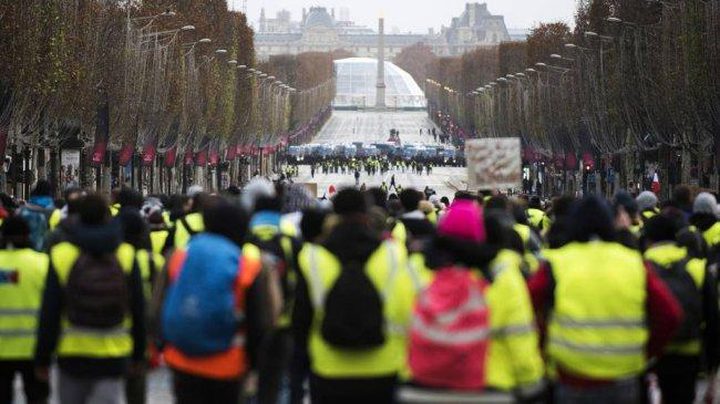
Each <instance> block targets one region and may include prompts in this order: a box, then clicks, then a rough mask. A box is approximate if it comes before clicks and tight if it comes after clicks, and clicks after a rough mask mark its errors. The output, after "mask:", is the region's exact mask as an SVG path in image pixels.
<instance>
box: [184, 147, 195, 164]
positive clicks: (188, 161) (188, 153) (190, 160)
mask: <svg viewBox="0 0 720 404" xmlns="http://www.w3.org/2000/svg"><path fill="white" fill-rule="evenodd" d="M193 160H194V154H193V151H192V148H191V147H190V146H188V149H187V150H185V158H183V161H184V164H185V165H186V166H191V165H193Z"/></svg>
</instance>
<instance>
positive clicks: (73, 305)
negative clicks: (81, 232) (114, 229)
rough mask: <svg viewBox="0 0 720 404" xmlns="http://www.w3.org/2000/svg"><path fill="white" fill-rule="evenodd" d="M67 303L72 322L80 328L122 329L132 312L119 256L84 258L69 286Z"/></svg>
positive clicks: (71, 276)
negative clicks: (127, 316) (124, 321)
mask: <svg viewBox="0 0 720 404" xmlns="http://www.w3.org/2000/svg"><path fill="white" fill-rule="evenodd" d="M65 301H66V310H67V316H68V320H69V321H70V324H72V325H74V326H77V327H86V328H96V329H108V328H114V327H118V326H120V325H121V324H122V322H123V320H124V319H125V315H126V314H127V313H128V311H129V310H128V308H129V290H128V282H127V277H126V275H125V271H123V269H122V267H121V266H120V263H119V262H118V259H117V257H115V254H113V253H109V254H103V255H99V256H95V255H91V254H87V253H85V252H83V253H81V254H80V257H79V258H78V259H77V261H75V264H74V265H73V267H72V269H71V270H70V275H69V277H68V282H67V286H66V288H65Z"/></svg>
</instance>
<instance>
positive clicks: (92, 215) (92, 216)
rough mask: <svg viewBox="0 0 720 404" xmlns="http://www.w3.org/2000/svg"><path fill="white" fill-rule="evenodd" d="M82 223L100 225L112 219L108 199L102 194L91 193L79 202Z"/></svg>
mask: <svg viewBox="0 0 720 404" xmlns="http://www.w3.org/2000/svg"><path fill="white" fill-rule="evenodd" d="M78 208H79V211H78V213H79V215H80V223H82V224H84V225H87V226H100V225H103V224H106V223H107V222H108V220H109V219H110V208H109V206H108V202H107V199H105V197H103V196H102V195H100V194H97V193H90V194H88V195H86V196H85V197H84V198H82V199H81V200H80V203H79V204H78Z"/></svg>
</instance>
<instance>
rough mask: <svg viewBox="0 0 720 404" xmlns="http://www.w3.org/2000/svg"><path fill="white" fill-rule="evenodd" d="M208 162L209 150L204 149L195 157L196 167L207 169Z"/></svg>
mask: <svg viewBox="0 0 720 404" xmlns="http://www.w3.org/2000/svg"><path fill="white" fill-rule="evenodd" d="M207 160H208V152H207V149H202V150H200V151H199V152H197V154H196V155H195V166H197V167H205V165H206V164H207Z"/></svg>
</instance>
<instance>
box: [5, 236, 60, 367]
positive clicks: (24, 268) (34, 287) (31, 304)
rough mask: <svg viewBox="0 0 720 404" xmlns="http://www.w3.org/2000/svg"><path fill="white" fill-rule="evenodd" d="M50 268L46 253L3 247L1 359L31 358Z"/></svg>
mask: <svg viewBox="0 0 720 404" xmlns="http://www.w3.org/2000/svg"><path fill="white" fill-rule="evenodd" d="M47 271H48V256H47V254H43V253H40V252H37V251H34V250H33V249H30V248H24V249H20V250H2V251H0V360H29V359H32V357H33V353H34V351H35V342H36V337H35V335H36V332H37V319H38V311H39V310H40V305H41V302H42V293H43V289H44V287H45V278H46V277H47Z"/></svg>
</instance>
